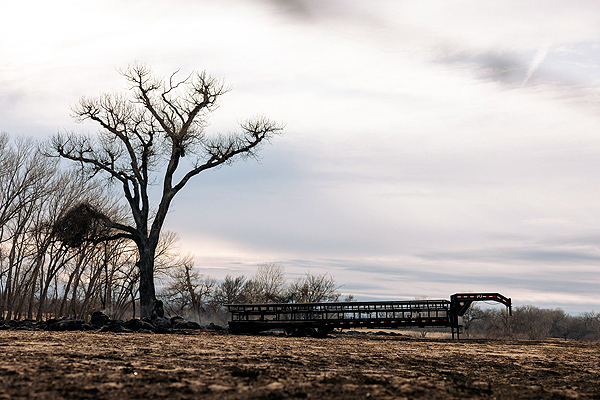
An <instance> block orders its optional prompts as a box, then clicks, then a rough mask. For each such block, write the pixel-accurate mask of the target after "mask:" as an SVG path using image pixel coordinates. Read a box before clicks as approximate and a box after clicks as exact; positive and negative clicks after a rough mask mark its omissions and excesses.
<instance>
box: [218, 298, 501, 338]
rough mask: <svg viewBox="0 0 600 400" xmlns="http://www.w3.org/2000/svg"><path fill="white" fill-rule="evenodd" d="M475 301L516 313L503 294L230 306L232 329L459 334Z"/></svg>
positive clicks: (302, 333) (318, 333)
mask: <svg viewBox="0 0 600 400" xmlns="http://www.w3.org/2000/svg"><path fill="white" fill-rule="evenodd" d="M476 301H494V302H498V303H500V304H503V305H505V306H506V307H507V309H508V312H509V313H510V314H512V301H511V299H510V298H508V297H505V296H503V295H501V294H500V293H456V294H453V295H452V296H450V300H403V301H348V302H331V303H265V304H227V308H228V310H229V312H230V313H231V320H230V321H229V331H230V332H232V333H258V332H262V331H268V330H271V329H283V331H284V332H285V334H286V335H287V336H312V337H323V336H325V335H327V333H329V332H331V331H332V330H334V329H355V328H406V327H449V328H450V329H451V331H452V338H453V339H454V337H455V335H456V338H457V339H458V338H460V328H462V325H461V323H460V322H461V321H460V317H462V316H463V315H465V313H466V312H467V310H468V309H469V307H470V306H471V304H473V302H476Z"/></svg>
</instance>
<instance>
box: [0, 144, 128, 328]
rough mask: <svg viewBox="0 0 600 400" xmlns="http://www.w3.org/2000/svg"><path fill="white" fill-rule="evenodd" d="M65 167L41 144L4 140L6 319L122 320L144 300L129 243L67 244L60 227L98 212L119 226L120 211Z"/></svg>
mask: <svg viewBox="0 0 600 400" xmlns="http://www.w3.org/2000/svg"><path fill="white" fill-rule="evenodd" d="M59 167H60V164H58V163H57V161H56V160H53V159H49V158H48V157H45V156H44V155H43V154H42V152H41V151H40V149H39V144H38V143H36V142H34V141H33V140H30V139H23V138H17V139H16V140H10V138H9V136H8V135H7V134H5V133H2V134H0V317H3V318H7V319H13V318H14V319H20V318H29V319H37V320H41V319H43V318H47V317H49V316H62V315H72V316H77V317H79V316H84V315H86V314H87V313H88V312H89V310H90V309H93V308H95V309H106V310H110V312H111V314H113V315H115V316H119V315H122V314H123V313H124V312H126V310H128V309H129V308H130V307H131V305H132V304H133V303H132V302H131V299H134V298H135V297H136V295H137V284H138V283H137V280H138V278H137V272H136V268H135V260H136V254H135V251H134V249H132V247H131V244H130V243H128V241H126V240H124V239H118V238H116V239H115V240H110V241H103V242H99V243H90V242H83V243H80V245H79V246H77V247H73V246H69V245H68V244H67V243H65V242H64V241H63V240H61V235H60V230H59V229H57V227H58V226H59V224H57V221H60V220H61V219H62V218H64V216H65V215H66V214H67V213H68V211H69V210H72V209H73V208H75V207H81V206H82V205H87V207H91V206H89V205H94V207H95V208H98V209H102V210H104V211H105V212H109V213H111V214H113V215H115V218H117V217H116V215H117V214H118V213H119V212H120V210H119V209H118V207H116V206H115V205H114V204H116V201H115V200H114V198H112V197H111V195H110V193H109V192H107V191H106V189H105V187H104V186H101V185H99V184H98V183H97V181H94V180H90V179H87V180H84V179H81V176H80V175H79V174H77V173H76V172H75V171H72V170H65V169H64V168H62V169H61V168H59ZM70 229H77V227H70Z"/></svg>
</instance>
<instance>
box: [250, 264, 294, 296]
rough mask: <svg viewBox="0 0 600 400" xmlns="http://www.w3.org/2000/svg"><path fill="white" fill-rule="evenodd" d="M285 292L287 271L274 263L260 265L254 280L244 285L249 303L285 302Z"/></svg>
mask: <svg viewBox="0 0 600 400" xmlns="http://www.w3.org/2000/svg"><path fill="white" fill-rule="evenodd" d="M284 292H285V269H284V268H283V267H282V266H281V265H277V264H274V263H266V264H262V265H259V266H258V269H257V270H256V273H255V274H254V276H253V277H252V279H250V280H249V281H247V282H246V284H245V285H244V297H245V298H246V302H248V303H279V302H282V301H284V295H285V293H284Z"/></svg>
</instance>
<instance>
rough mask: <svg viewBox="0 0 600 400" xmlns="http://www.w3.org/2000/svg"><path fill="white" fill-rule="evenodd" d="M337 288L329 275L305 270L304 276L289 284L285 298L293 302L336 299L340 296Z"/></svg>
mask: <svg viewBox="0 0 600 400" xmlns="http://www.w3.org/2000/svg"><path fill="white" fill-rule="evenodd" d="M339 288H340V287H339V286H338V285H337V284H336V283H335V280H334V279H333V277H332V276H331V275H329V274H327V273H324V274H322V275H314V274H311V273H309V272H307V273H306V275H305V276H303V277H302V278H298V279H297V280H295V281H294V282H292V283H291V284H290V286H289V287H288V293H287V299H288V301H290V302H294V303H318V302H322V301H337V300H338V299H339V298H340V294H339V293H338V292H337V290H338V289H339Z"/></svg>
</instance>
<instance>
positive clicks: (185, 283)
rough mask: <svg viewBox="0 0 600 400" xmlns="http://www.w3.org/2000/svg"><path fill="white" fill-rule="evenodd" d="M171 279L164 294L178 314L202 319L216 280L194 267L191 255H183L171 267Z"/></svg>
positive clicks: (168, 303)
mask: <svg viewBox="0 0 600 400" xmlns="http://www.w3.org/2000/svg"><path fill="white" fill-rule="evenodd" d="M169 276H170V281H169V284H168V285H167V287H166V288H165V289H164V291H163V293H162V296H161V297H163V298H164V299H165V302H166V303H167V305H168V306H169V307H170V308H171V309H173V310H174V311H175V312H176V313H177V314H180V315H186V316H187V317H189V316H192V317H195V318H197V319H200V316H201V315H202V313H203V312H204V311H205V306H206V305H207V304H208V303H209V300H211V299H212V297H213V294H214V289H215V286H216V280H215V279H213V278H210V277H207V276H204V275H202V274H200V273H199V272H198V270H197V269H195V268H194V261H193V259H192V257H191V256H186V257H183V258H182V259H181V260H180V261H179V262H178V263H177V265H174V266H172V267H171V268H170V269H169Z"/></svg>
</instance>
